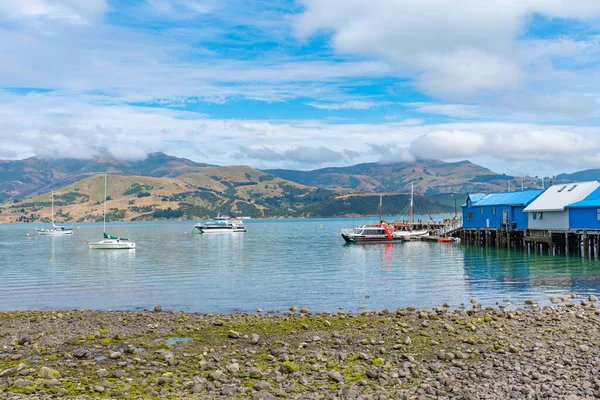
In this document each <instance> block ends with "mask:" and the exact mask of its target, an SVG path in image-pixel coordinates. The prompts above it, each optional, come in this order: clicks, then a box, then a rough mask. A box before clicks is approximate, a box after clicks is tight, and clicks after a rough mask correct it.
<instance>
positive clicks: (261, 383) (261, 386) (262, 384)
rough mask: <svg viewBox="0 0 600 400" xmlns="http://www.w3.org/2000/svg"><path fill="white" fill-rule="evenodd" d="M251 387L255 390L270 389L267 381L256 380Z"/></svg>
mask: <svg viewBox="0 0 600 400" xmlns="http://www.w3.org/2000/svg"><path fill="white" fill-rule="evenodd" d="M252 387H253V388H254V390H257V391H261V390H270V389H271V384H270V383H269V382H267V381H258V382H256V383H255V384H254V386H252Z"/></svg>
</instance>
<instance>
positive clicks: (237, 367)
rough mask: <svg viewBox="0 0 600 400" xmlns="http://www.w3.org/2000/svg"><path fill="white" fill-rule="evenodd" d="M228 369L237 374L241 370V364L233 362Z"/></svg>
mask: <svg viewBox="0 0 600 400" xmlns="http://www.w3.org/2000/svg"><path fill="white" fill-rule="evenodd" d="M226 369H227V371H229V372H230V373H232V374H234V375H235V374H237V373H238V372H240V365H239V364H238V363H231V364H229V365H228V366H227V367H226Z"/></svg>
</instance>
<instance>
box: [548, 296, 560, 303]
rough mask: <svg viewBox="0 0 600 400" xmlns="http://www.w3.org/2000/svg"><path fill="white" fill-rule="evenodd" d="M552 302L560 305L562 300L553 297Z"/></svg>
mask: <svg viewBox="0 0 600 400" xmlns="http://www.w3.org/2000/svg"><path fill="white" fill-rule="evenodd" d="M550 302H551V303H552V304H558V303H560V300H559V299H558V297H556V296H552V297H550Z"/></svg>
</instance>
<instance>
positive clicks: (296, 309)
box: [290, 306, 298, 312]
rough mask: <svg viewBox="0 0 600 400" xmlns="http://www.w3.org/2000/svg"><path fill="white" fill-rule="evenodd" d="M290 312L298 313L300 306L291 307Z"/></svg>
mask: <svg viewBox="0 0 600 400" xmlns="http://www.w3.org/2000/svg"><path fill="white" fill-rule="evenodd" d="M290 311H291V312H296V311H298V306H291V307H290Z"/></svg>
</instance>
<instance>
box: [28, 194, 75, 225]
mask: <svg viewBox="0 0 600 400" xmlns="http://www.w3.org/2000/svg"><path fill="white" fill-rule="evenodd" d="M51 214H52V228H35V231H36V232H37V233H38V235H41V236H63V235H72V234H73V228H71V227H70V226H61V225H56V224H55V223H54V190H53V191H52V211H51Z"/></svg>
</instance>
